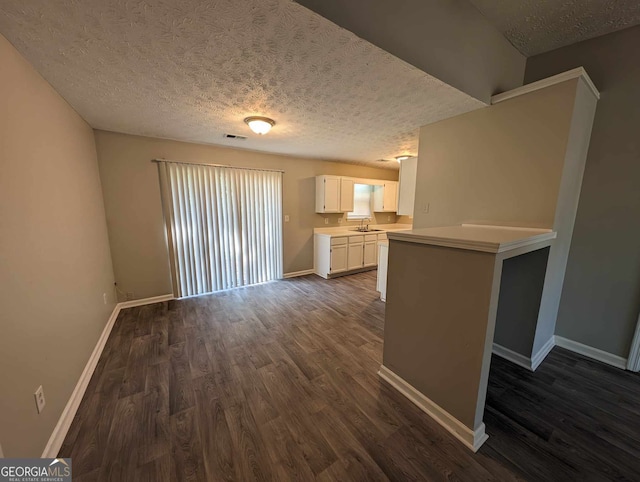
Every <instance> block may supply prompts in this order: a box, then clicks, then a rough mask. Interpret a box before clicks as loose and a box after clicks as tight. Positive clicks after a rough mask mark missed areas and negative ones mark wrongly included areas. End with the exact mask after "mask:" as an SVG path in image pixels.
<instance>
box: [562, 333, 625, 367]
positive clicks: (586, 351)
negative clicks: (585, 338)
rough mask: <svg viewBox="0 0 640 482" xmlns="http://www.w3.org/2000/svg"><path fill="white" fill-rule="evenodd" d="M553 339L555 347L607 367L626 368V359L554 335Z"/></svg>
mask: <svg viewBox="0 0 640 482" xmlns="http://www.w3.org/2000/svg"><path fill="white" fill-rule="evenodd" d="M555 339H556V345H557V346H559V347H562V348H566V349H567V350H570V351H572V352H575V353H578V354H580V355H584V356H586V357H588V358H593V359H594V360H597V361H600V362H602V363H606V364H607V365H611V366H613V367H616V368H621V369H623V370H624V369H626V368H627V359H626V358H622V357H621V356H618V355H614V354H612V353H608V352H606V351H603V350H599V349H598V348H593V347H592V346H588V345H583V344H582V343H579V342H577V341H573V340H569V339H568V338H564V337H562V336H558V335H556V336H555Z"/></svg>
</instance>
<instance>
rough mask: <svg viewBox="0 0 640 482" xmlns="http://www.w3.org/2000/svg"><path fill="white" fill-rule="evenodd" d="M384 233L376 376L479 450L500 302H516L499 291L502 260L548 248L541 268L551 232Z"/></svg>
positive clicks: (477, 228)
mask: <svg viewBox="0 0 640 482" xmlns="http://www.w3.org/2000/svg"><path fill="white" fill-rule="evenodd" d="M388 237H389V265H388V274H387V276H388V288H387V295H388V296H387V305H386V315H385V329H384V353H383V365H382V366H381V367H380V372H379V374H380V376H381V377H382V378H383V379H385V380H386V381H387V382H389V383H390V384H391V385H393V386H394V387H395V388H396V389H397V390H398V391H400V392H401V393H402V394H404V395H405V396H406V397H407V398H409V399H410V400H411V401H412V402H414V403H415V404H416V405H418V407H420V408H421V409H422V410H424V411H425V412H427V413H428V414H429V415H431V416H432V417H433V418H434V419H436V420H437V421H438V422H439V423H440V424H441V425H443V426H444V427H445V428H446V429H447V430H449V431H450V432H451V433H452V434H453V435H455V436H456V437H457V438H458V439H459V440H461V441H462V442H463V443H464V444H465V445H467V446H468V447H469V448H471V449H472V450H474V451H476V450H477V449H478V448H479V447H480V446H481V445H482V444H483V443H484V441H485V440H486V439H487V435H486V434H485V427H484V423H483V420H482V419H483V413H484V405H485V397H486V391H487V380H488V378H489V365H490V362H491V352H492V344H493V335H494V330H495V325H496V317H497V313H498V309H499V305H502V304H503V303H516V304H517V303H518V300H509V299H507V298H509V297H508V296H501V276H502V270H503V264H504V263H505V261H506V260H508V259H510V258H514V257H517V256H528V255H530V254H531V253H533V252H536V251H538V252H539V251H540V250H546V252H543V254H544V257H543V258H542V259H541V261H540V262H542V263H543V267H542V269H543V270H546V263H547V256H548V247H549V246H551V243H552V240H553V239H554V238H555V237H556V233H555V232H553V231H550V230H547V229H530V228H513V227H499V226H482V225H465V224H463V225H458V226H449V227H438V228H422V229H414V230H410V231H401V232H390V233H389V234H388ZM521 276H522V279H525V278H526V277H527V276H529V273H527V272H523V273H521ZM535 280H536V281H540V280H539V277H535ZM539 284H540V285H541V284H542V283H539ZM541 290H542V286H540V291H541ZM503 292H505V291H504V290H503ZM538 299H539V298H538ZM510 322H515V323H517V322H518V318H517V317H516V318H515V319H513V320H510Z"/></svg>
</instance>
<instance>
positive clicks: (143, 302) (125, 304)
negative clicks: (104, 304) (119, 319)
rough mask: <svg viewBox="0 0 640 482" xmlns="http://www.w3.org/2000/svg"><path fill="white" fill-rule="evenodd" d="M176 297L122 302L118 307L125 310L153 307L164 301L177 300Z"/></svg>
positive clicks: (156, 297)
mask: <svg viewBox="0 0 640 482" xmlns="http://www.w3.org/2000/svg"><path fill="white" fill-rule="evenodd" d="M175 299H176V297H175V296H174V295H160V296H153V297H152V298H142V299H140V300H131V301H122V302H120V303H118V307H119V308H120V309H121V310H123V309H125V308H133V307H135V306H144V305H152V304H153V303H162V302H163V301H171V300H175Z"/></svg>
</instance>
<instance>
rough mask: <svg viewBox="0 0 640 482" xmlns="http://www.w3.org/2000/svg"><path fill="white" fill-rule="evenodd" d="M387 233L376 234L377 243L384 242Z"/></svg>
mask: <svg viewBox="0 0 640 482" xmlns="http://www.w3.org/2000/svg"><path fill="white" fill-rule="evenodd" d="M386 239H387V233H382V234H378V241H386Z"/></svg>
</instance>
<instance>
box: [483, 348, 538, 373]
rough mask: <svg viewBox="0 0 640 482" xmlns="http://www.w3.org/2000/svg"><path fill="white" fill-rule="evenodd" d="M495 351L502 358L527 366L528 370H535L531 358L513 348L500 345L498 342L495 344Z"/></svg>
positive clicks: (523, 366)
mask: <svg viewBox="0 0 640 482" xmlns="http://www.w3.org/2000/svg"><path fill="white" fill-rule="evenodd" d="M493 353H494V354H495V355H498V356H499V357H500V358H504V359H505V360H509V361H510V362H511V363H515V364H516V365H518V366H521V367H522V368H526V369H527V370H530V371H534V368H533V367H532V364H531V358H529V357H526V356H524V355H521V354H520V353H517V352H515V351H513V350H509V349H508V348H505V347H504V346H502V345H498V344H497V343H494V344H493Z"/></svg>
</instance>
